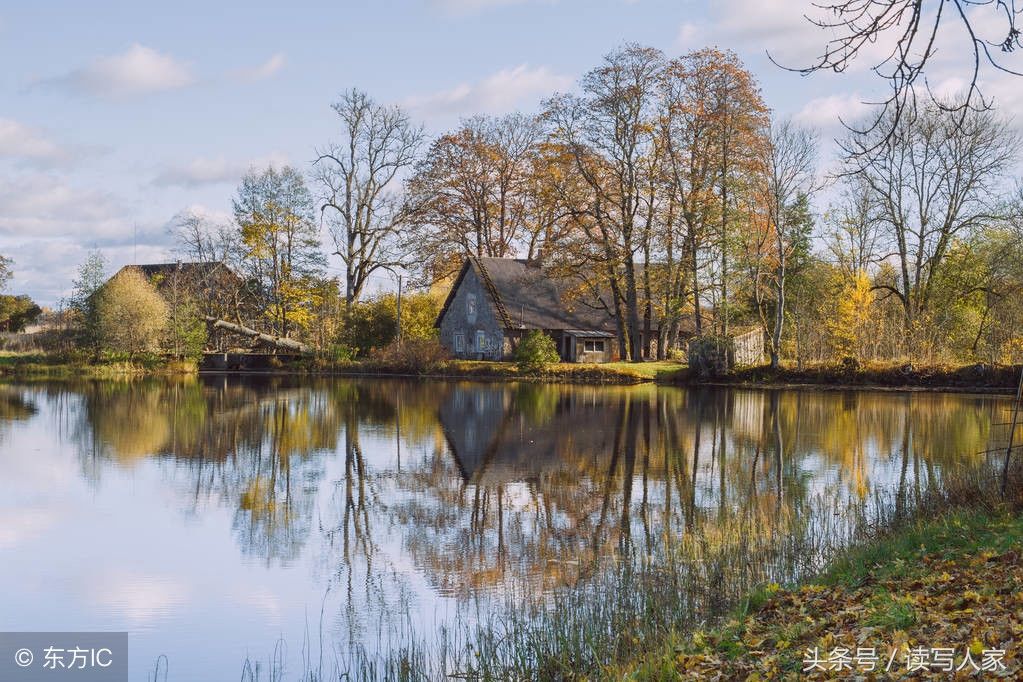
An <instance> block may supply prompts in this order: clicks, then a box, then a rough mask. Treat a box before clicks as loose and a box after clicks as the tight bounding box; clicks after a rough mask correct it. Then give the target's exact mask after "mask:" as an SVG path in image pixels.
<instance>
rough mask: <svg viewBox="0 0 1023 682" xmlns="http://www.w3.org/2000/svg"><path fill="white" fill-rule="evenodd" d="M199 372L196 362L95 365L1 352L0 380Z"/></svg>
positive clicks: (105, 361) (117, 360) (152, 359)
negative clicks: (7, 378)
mask: <svg viewBox="0 0 1023 682" xmlns="http://www.w3.org/2000/svg"><path fill="white" fill-rule="evenodd" d="M196 369H197V366H196V363H195V362H192V361H181V360H167V359H164V358H162V357H159V356H148V357H144V358H135V359H128V358H126V357H120V356H117V357H114V356H109V357H104V358H101V359H100V360H98V361H96V360H92V359H88V358H86V357H84V356H82V357H65V356H62V355H57V354H53V353H42V352H27V353H17V352H11V351H0V377H12V378H18V379H66V378H90V379H107V378H110V379H115V378H122V377H128V376H139V375H144V374H191V373H194V372H195V371H196Z"/></svg>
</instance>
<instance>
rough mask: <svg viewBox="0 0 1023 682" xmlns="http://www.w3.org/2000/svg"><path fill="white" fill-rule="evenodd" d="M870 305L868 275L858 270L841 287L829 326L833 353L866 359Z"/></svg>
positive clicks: (872, 296) (870, 288)
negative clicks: (833, 347) (832, 340)
mask: <svg viewBox="0 0 1023 682" xmlns="http://www.w3.org/2000/svg"><path fill="white" fill-rule="evenodd" d="M873 305H874V287H873V285H872V283H871V281H870V278H869V277H868V276H867V273H866V272H865V271H863V270H860V271H859V272H857V273H856V274H855V275H854V276H853V277H852V280H851V281H849V282H848V283H846V285H845V286H844V287H843V289H842V293H841V294H840V295H839V297H838V300H837V308H836V310H835V314H834V317H833V318H832V319H831V320H830V321H829V325H828V326H829V330H830V332H831V336H832V338H833V339H834V344H835V350H836V352H837V353H838V354H839V355H840V356H842V357H851V358H856V359H863V358H865V357H866V355H867V345H868V341H869V339H870V334H871V332H872V331H873V325H872V324H871V322H872V312H873Z"/></svg>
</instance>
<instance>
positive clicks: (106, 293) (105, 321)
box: [94, 268, 169, 355]
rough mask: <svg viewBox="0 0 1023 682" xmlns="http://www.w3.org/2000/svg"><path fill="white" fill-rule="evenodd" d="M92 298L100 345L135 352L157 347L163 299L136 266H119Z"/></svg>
mask: <svg viewBox="0 0 1023 682" xmlns="http://www.w3.org/2000/svg"><path fill="white" fill-rule="evenodd" d="M94 299H95V309H96V322H97V332H98V335H99V341H100V343H101V345H102V346H103V347H104V348H107V349H109V350H113V351H117V352H123V353H128V354H130V355H135V354H137V353H141V352H144V351H153V350H156V349H157V348H158V347H159V343H160V340H161V338H162V336H163V333H164V330H165V329H166V327H167V322H168V319H169V312H168V308H167V302H166V301H165V300H164V298H163V297H162V296H161V295H160V294H159V292H157V291H156V287H154V286H153V285H152V284H150V282H149V280H148V279H146V276H145V275H143V274H142V272H141V271H140V270H139V269H138V268H125V269H123V270H121V271H120V272H119V273H117V274H116V275H115V276H114V277H112V278H111V279H110V281H109V282H107V283H106V284H104V285H103V286H102V287H101V288H100V289H99V291H98V292H96V294H95V296H94Z"/></svg>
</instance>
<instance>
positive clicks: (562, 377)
mask: <svg viewBox="0 0 1023 682" xmlns="http://www.w3.org/2000/svg"><path fill="white" fill-rule="evenodd" d="M681 369H682V366H681V365H679V363H677V362H668V361H659V362H640V363H631V362H609V363H604V364H585V363H567V362H562V363H557V364H553V365H549V366H548V367H546V368H544V369H543V370H542V371H539V372H523V371H520V370H519V368H518V367H517V366H516V365H515V363H512V362H492V361H476V360H441V361H439V362H431V363H429V364H426V365H416V364H405V363H395V362H382V361H379V360H359V361H348V362H343V361H342V362H335V361H327V360H322V359H315V358H312V359H308V360H299V361H296V362H294V363H290V364H281V365H278V366H277V367H276V368H274V370H272V371H281V372H308V373H312V374H327V375H337V376H415V377H421V378H437V379H474V380H481V381H494V380H498V381H541V382H551V383H576V384H618V385H625V384H640V383H648V382H652V381H658V382H664V383H668V382H670V380H671V378H672V376H673V375H674V374H675V373H676V372H679V371H680V370H681Z"/></svg>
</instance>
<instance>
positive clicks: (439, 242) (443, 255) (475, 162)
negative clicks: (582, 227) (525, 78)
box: [409, 114, 543, 277]
mask: <svg viewBox="0 0 1023 682" xmlns="http://www.w3.org/2000/svg"><path fill="white" fill-rule="evenodd" d="M542 132H543V129H542V126H541V125H540V122H539V121H538V120H537V119H536V118H535V117H532V116H525V115H522V114H510V115H508V116H503V117H500V118H494V117H487V116H474V117H472V118H469V119H467V120H465V121H463V122H462V124H461V126H460V127H459V128H458V130H455V131H453V132H450V133H447V134H445V135H442V136H441V137H440V138H438V139H437V140H436V141H435V142H434V143H433V144H432V145H430V148H429V150H428V151H427V153H426V156H425V157H424V158H423V159H422V160H421V161H420V162H419V163H418V164H417V165H416V173H415V175H414V176H413V177H412V178H411V179H410V181H409V192H410V194H411V196H412V199H411V201H412V203H413V205H414V206H415V211H416V222H417V224H418V225H419V228H420V229H419V234H418V241H419V243H420V248H421V249H422V250H423V251H424V252H425V253H427V254H429V256H428V261H429V262H428V265H429V266H430V267H431V268H432V270H433V273H432V274H433V275H434V276H435V277H440V276H444V275H448V274H451V272H452V271H453V270H457V268H458V267H459V264H460V261H461V257H464V256H476V257H483V256H489V257H503V256H508V255H512V254H514V253H515V252H516V251H518V250H519V248H518V247H519V246H520V244H519V242H520V240H522V239H524V238H528V237H529V236H536V235H537V233H538V232H542V228H541V229H537V230H530V223H531V222H533V221H531V220H530V218H531V217H535V216H536V215H537V211H536V208H537V207H536V206H535V205H534V204H533V202H534V201H535V200H537V199H542V196H543V195H542V194H538V193H534V192H533V190H535V189H536V187H535V185H534V184H533V182H534V181H535V173H536V172H538V171H540V170H541V167H538V165H537V164H542V161H539V159H538V158H537V151H538V150H537V145H538V144H539V142H540V140H541V139H542ZM531 209H533V210H532V211H531ZM531 213H532V214H533V215H532V216H531Z"/></svg>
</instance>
